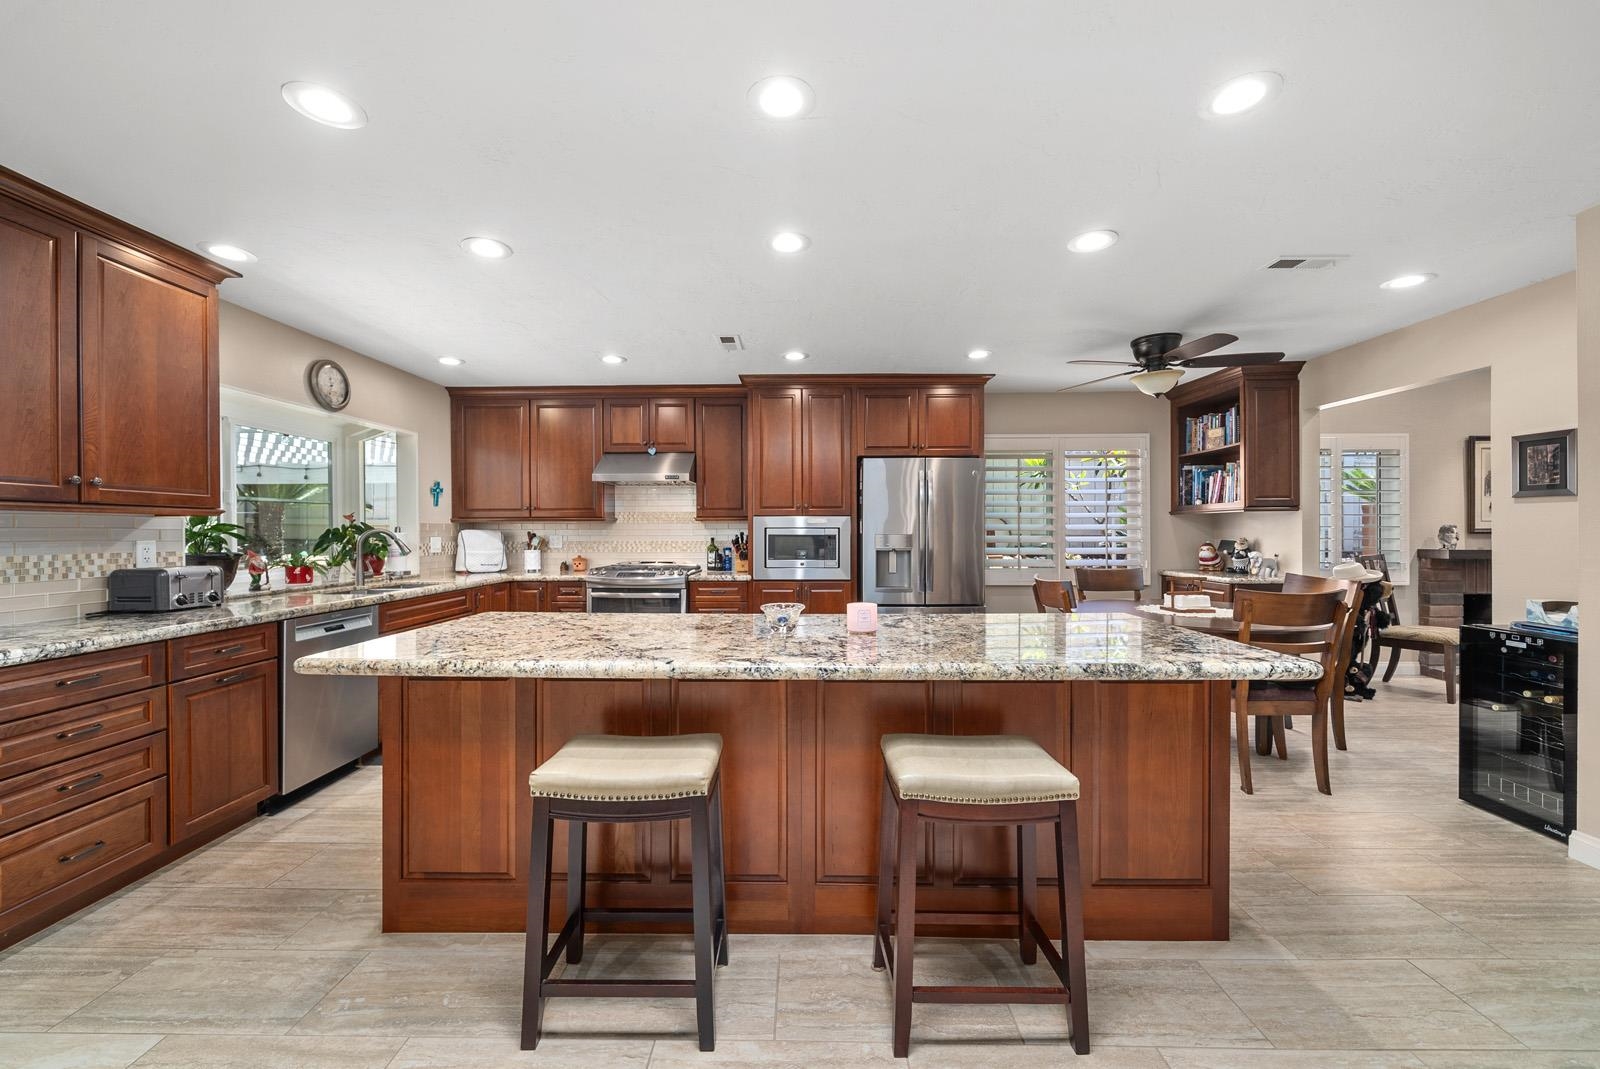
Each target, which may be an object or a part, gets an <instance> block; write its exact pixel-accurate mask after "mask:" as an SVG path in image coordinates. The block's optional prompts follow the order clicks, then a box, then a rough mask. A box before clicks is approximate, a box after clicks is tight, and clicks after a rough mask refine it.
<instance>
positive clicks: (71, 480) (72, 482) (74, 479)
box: [67, 475, 83, 486]
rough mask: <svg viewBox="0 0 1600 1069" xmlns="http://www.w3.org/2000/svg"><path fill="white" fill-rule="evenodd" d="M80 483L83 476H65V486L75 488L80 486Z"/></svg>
mask: <svg viewBox="0 0 1600 1069" xmlns="http://www.w3.org/2000/svg"><path fill="white" fill-rule="evenodd" d="M82 482H83V476H82V475H69V476H67V485H68V486H77V485H78V484H80V483H82Z"/></svg>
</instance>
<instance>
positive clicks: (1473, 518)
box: [1467, 434, 1494, 534]
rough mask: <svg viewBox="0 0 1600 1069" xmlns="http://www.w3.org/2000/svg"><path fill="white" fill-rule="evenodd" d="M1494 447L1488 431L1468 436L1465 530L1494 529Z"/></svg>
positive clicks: (1486, 530)
mask: <svg viewBox="0 0 1600 1069" xmlns="http://www.w3.org/2000/svg"><path fill="white" fill-rule="evenodd" d="M1493 473H1494V450H1493V448H1491V447H1490V445H1489V436H1488V435H1487V434H1474V435H1470V436H1469V437H1468V438H1467V533H1468V534H1490V533H1491V532H1493V530H1494V494H1493V490H1494V486H1493V483H1492V482H1491V481H1490V480H1491V479H1492V478H1493Z"/></svg>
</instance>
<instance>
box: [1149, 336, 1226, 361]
mask: <svg viewBox="0 0 1600 1069" xmlns="http://www.w3.org/2000/svg"><path fill="white" fill-rule="evenodd" d="M1238 340H1239V339H1238V338H1237V337H1235V336H1234V335H1232V334H1207V335H1206V336H1205V337H1203V338H1191V339H1190V340H1188V341H1186V342H1184V343H1183V344H1182V345H1180V346H1178V347H1177V348H1176V349H1169V350H1167V353H1166V357H1165V359H1166V362H1167V363H1169V364H1176V363H1178V362H1180V361H1183V360H1189V359H1191V358H1193V357H1196V356H1201V355H1203V354H1205V353H1209V352H1210V351H1211V350H1213V349H1220V348H1222V347H1223V346H1224V345H1232V344H1233V343H1234V342H1236V341H1238Z"/></svg>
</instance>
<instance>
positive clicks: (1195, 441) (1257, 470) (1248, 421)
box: [1167, 361, 1305, 512]
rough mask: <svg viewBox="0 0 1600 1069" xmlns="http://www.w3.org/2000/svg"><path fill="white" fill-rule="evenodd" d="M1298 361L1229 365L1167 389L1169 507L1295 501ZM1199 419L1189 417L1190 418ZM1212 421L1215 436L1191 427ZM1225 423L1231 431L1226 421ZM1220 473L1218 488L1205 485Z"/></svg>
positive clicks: (1223, 508)
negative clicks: (1207, 436)
mask: <svg viewBox="0 0 1600 1069" xmlns="http://www.w3.org/2000/svg"><path fill="white" fill-rule="evenodd" d="M1304 366H1305V365H1304V363H1303V362H1300V361H1284V362H1282V363H1277V364H1263V365H1261V366H1259V367H1244V368H1229V369H1228V370H1226V371H1219V372H1217V373H1216V374H1214V375H1207V376H1206V377H1205V378H1203V379H1197V380H1195V381H1194V382H1189V383H1184V384H1183V385H1181V386H1179V387H1178V388H1177V389H1175V390H1172V391H1170V392H1169V393H1168V394H1167V400H1168V402H1170V405H1171V412H1172V511H1173V512H1244V511H1254V510H1262V511H1267V510H1283V511H1287V510H1292V509H1298V508H1299V507H1300V381H1299V376H1300V369H1301V368H1302V367H1304ZM1191 420H1195V421H1201V422H1199V423H1198V424H1191V423H1190V421H1191ZM1210 424H1219V425H1220V427H1219V429H1218V430H1217V431H1216V434H1215V437H1216V440H1215V441H1214V442H1213V441H1208V440H1206V439H1205V438H1203V437H1199V432H1196V434H1195V435H1192V436H1191V435H1190V434H1188V433H1187V432H1188V431H1189V429H1190V428H1191V426H1199V427H1201V428H1204V427H1206V426H1207V425H1210ZM1230 425H1231V428H1232V429H1231V431H1230V430H1229V427H1230ZM1214 473H1221V475H1222V476H1224V477H1225V478H1226V482H1223V481H1222V480H1218V482H1217V483H1215V484H1211V485H1212V486H1213V487H1215V486H1217V485H1221V486H1224V487H1226V488H1227V490H1226V491H1225V492H1223V493H1216V492H1211V493H1207V492H1205V488H1206V487H1207V485H1208V484H1207V482H1206V479H1207V478H1208V477H1209V476H1211V475H1213V474H1214Z"/></svg>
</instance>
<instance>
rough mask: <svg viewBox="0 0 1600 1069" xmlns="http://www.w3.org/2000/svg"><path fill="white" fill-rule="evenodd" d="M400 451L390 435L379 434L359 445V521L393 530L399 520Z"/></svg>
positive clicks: (387, 432) (388, 433)
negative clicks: (360, 513)
mask: <svg viewBox="0 0 1600 1069" xmlns="http://www.w3.org/2000/svg"><path fill="white" fill-rule="evenodd" d="M399 464H400V451H399V446H398V444H397V442H396V441H395V436H394V432H393V431H380V432H378V433H377V434H374V435H372V436H371V437H368V438H364V439H362V441H361V512H362V515H361V518H362V519H364V520H366V521H367V522H368V523H370V524H373V525H375V526H378V527H388V528H393V527H394V525H395V524H396V523H398V522H399V520H400V510H399V499H398V490H399V471H400V469H399Z"/></svg>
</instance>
